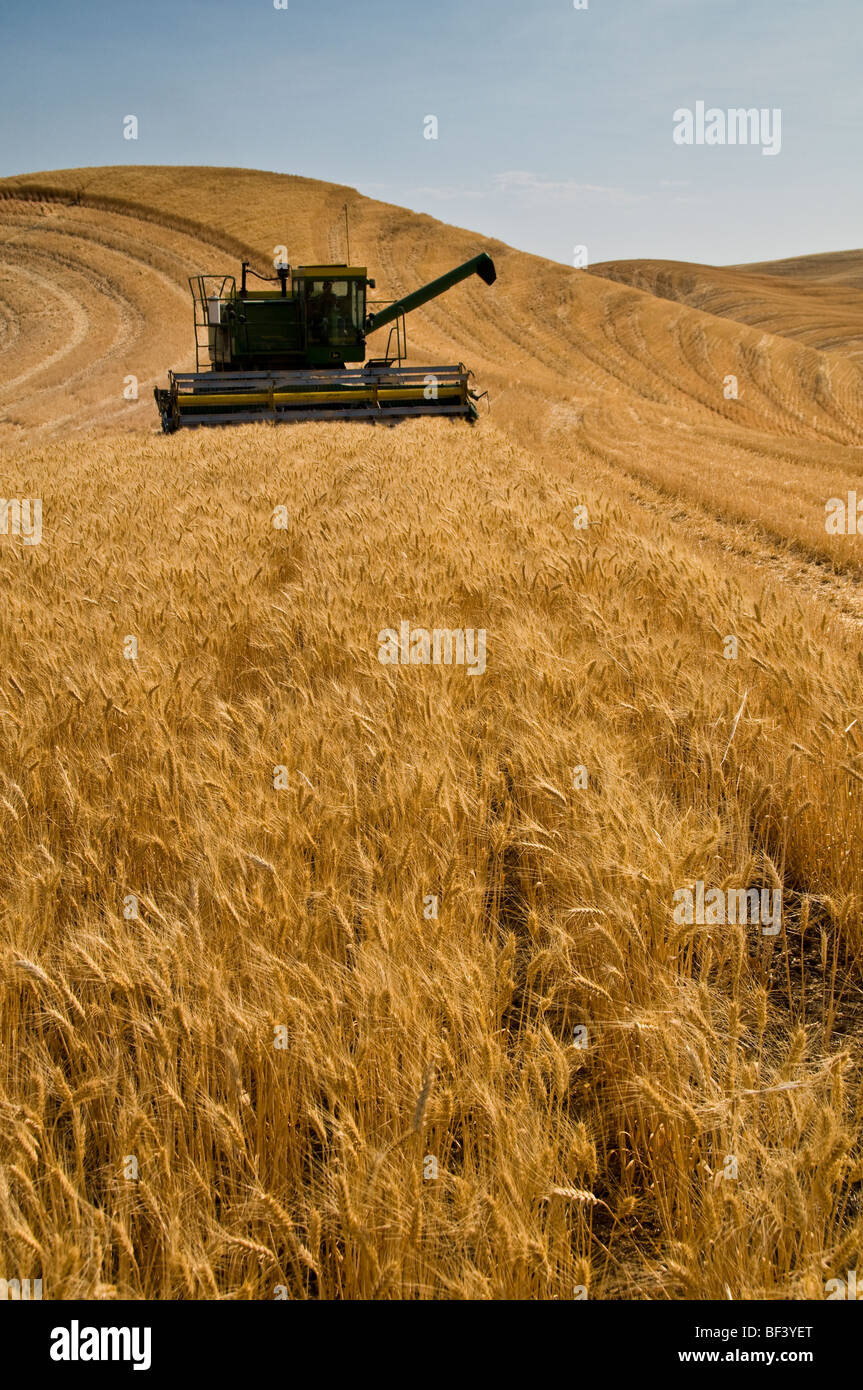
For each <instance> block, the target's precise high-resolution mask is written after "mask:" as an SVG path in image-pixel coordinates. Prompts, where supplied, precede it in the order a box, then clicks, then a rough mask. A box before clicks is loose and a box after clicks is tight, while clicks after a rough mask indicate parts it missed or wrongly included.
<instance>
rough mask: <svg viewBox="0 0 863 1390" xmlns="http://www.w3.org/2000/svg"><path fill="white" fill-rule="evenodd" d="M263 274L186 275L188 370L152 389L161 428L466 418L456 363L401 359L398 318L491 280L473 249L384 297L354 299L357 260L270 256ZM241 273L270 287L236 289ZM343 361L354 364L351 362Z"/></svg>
mask: <svg viewBox="0 0 863 1390" xmlns="http://www.w3.org/2000/svg"><path fill="white" fill-rule="evenodd" d="M275 269H276V274H275V275H273V276H264V275H258V273H257V272H256V271H253V270H251V269H250V266H249V263H248V261H244V262H243V265H242V277H241V281H240V288H239V290H238V289H237V283H236V279H235V277H234V276H233V275H196V276H193V277H192V278H191V279H190V280H189V285H190V288H191V290H192V298H193V301H194V306H195V349H196V352H195V357H196V366H197V370H196V371H194V372H169V374H168V380H169V384H168V387H167V389H165V388H162V387H156V391H155V396H156V404H157V405H158V407H159V413H160V415H161V417H162V428H163V430H165V431H166V433H170V432H172V431H173V430H176V429H180V428H183V427H186V426H196V425H230V424H236V423H239V422H243V421H247V420H271V421H274V422H276V423H281V422H284V421H290V420H343V419H351V420H354V419H372V420H385V421H394V420H401V419H404V418H406V417H407V416H411V415H453V416H460V417H462V418H463V419H467V420H475V419H476V417H477V409H476V404H475V403H476V401H478V400H480V399H481V397H480V396H478V395H477V393H476V392H475V391H473V390H471V388H470V386H469V379H470V378H471V376H472V375H473V374H472V373H471V372H469V371H468V370H467V368H466V367H465V365H464V363H463V362H457V363H455V364H454V365H450V366H439V367H406V366H405V365H404V359H405V356H406V333H405V315H406V314H409V313H410V311H411V310H412V309H418V308H419V306H420V305H421V304H427V303H428V301H429V300H430V299H435V298H436V297H437V296H438V295H440V294H443V293H444V292H445V291H446V290H448V289H451V288H452V286H453V285H457V284H458V283H459V282H460V281H461V280H466V279H467V277H468V276H469V275H474V274H476V275H478V276H479V277H480V279H481V280H484V281H485V283H486V284H487V285H491V284H493V283H494V281H495V279H496V278H497V275H496V271H495V268H494V262H493V261H492V259H491V257H490V256H488V255H486V254H485V253H483V254H481V255H479V256H474V257H473V259H472V260H470V261H465V263H464V265H460V266H457V267H456V269H455V270H451V271H449V272H448V274H446V275H441V276H440V277H439V279H437V280H432V281H431V283H430V284H428V285H424V286H423V288H422V289H419V290H414V292H413V294H408V295H405V296H404V297H403V298H402V299H397V300H395V301H394V302H393V303H391V304H387V305H385V306H383V305H382V306H377V307H376V306H375V304H374V303H372V302H370V303H369V305H368V306H367V305H366V289H367V288H370V289H374V287H375V282H374V280H369V279H367V278H366V268H365V266H350V265H302V266H298V267H296V268H295V269H292V268H291V267H290V266H289V265H277V266H276V267H275ZM250 275H254V276H256V278H257V279H259V280H262V281H272V282H273V283H277V284H278V289H274V290H273V289H266V290H260V289H259V290H251V289H248V288H247V279H248V277H249V276H250ZM386 327H389V329H390V332H389V337H388V339H387V345H386V348H385V351H384V355H383V356H382V357H379V358H374V359H370V360H369V361H368V362H366V337H367V335H368V334H370V333H376V332H377V331H378V330H379V329H381V328H386ZM352 363H365V366H362V367H356V366H352V365H351V364H352Z"/></svg>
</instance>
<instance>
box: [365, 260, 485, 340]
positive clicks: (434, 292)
mask: <svg viewBox="0 0 863 1390" xmlns="http://www.w3.org/2000/svg"><path fill="white" fill-rule="evenodd" d="M471 275H478V276H479V278H480V279H481V280H484V281H485V283H486V284H487V285H493V284H494V282H495V280H496V279H497V271H496V270H495V268H494V261H493V260H492V258H491V256H489V255H487V254H486V252H485V251H483V252H482V254H481V255H479V256H474V257H473V259H472V260H469V261H465V263H464V265H458V266H456V268H455V270H449V271H447V273H446V275H439V276H438V278H437V280H432V281H430V282H429V284H427V285H423V287H422V289H420V290H414V292H413V294H406V295H404V296H403V298H401V299H396V300H394V302H393V303H392V304H389V305H387V307H386V308H385V309H380V310H378V312H377V313H376V314H368V315H367V317H366V332H367V333H374V332H375V330H376V329H378V328H385V327H386V326H387V324H388V323H394V322H395V321H396V319H398V318H399V317H403V316H404V315H405V314H409V313H410V312H411V311H412V310H413V309H419V308H420V306H421V305H423V304H428V302H429V300H430V299H437V297H438V295H440V294H446V291H447V290H451V289H452V287H453V285H458V284H459V283H460V282H461V281H462V280H467V279H468V277H469V276H471Z"/></svg>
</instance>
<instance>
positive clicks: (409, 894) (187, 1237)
mask: <svg viewBox="0 0 863 1390" xmlns="http://www.w3.org/2000/svg"><path fill="white" fill-rule="evenodd" d="M346 201H347V203H348V205H349V207H350V216H351V243H352V247H351V249H352V259H353V260H354V261H358V262H359V263H365V264H367V265H368V267H369V273H370V274H371V275H374V276H375V277H376V279H377V291H376V294H377V295H378V296H380V297H381V298H387V297H390V296H392V295H395V294H396V293H398V292H400V291H404V290H408V289H410V288H412V287H415V286H417V285H420V284H422V283H424V282H425V281H426V280H428V279H430V278H432V277H433V276H434V275H436V274H439V273H441V272H442V271H443V270H446V269H448V268H449V267H450V266H451V265H454V264H456V263H458V262H459V261H462V260H464V259H466V257H467V256H468V255H470V254H472V253H473V252H474V251H475V250H477V249H479V248H480V247H485V248H486V249H488V250H490V252H491V253H492V255H493V256H494V258H495V262H496V265H497V269H498V280H497V283H496V284H495V285H494V286H493V287H491V288H487V287H485V286H484V285H482V284H479V283H473V282H465V283H464V284H462V285H460V286H459V287H457V288H456V289H455V290H453V291H452V292H451V293H450V294H449V295H448V296H446V297H445V298H443V299H440V300H438V301H435V302H433V303H431V304H429V305H427V306H426V307H425V308H424V309H422V310H420V311H418V312H417V313H415V314H414V315H412V316H411V319H410V322H409V344H410V347H411V353H412V356H413V358H414V359H415V360H417V361H423V360H426V361H429V362H434V361H436V360H441V361H454V360H458V359H459V358H461V359H463V360H464V361H465V362H467V363H468V365H469V366H470V367H471V368H473V370H474V371H475V373H476V376H477V380H478V382H479V384H480V386H481V387H488V388H489V392H490V398H491V411H490V413H489V414H485V413H483V414H482V416H481V418H480V421H479V423H478V424H477V425H476V426H475V427H474V428H470V427H468V426H466V425H461V424H459V425H456V424H451V423H449V422H446V421H443V420H418V421H410V422H407V423H404V424H402V425H399V426H398V427H397V428H395V429H386V428H378V427H375V426H369V425H360V424H349V423H337V424H320V423H311V424H301V425H297V426H294V427H290V428H287V427H286V428H283V429H282V428H280V429H273V428H271V427H269V426H267V425H263V424H259V425H248V426H243V427H237V428H234V429H229V430H212V431H205V430H201V431H189V432H181V433H180V434H178V435H175V436H163V435H161V433H160V432H159V431H158V426H157V417H156V412H155V408H154V405H153V402H152V386H153V385H154V384H155V383H156V382H157V381H161V380H163V379H164V376H165V373H166V371H167V369H168V368H169V367H180V366H188V365H190V363H191V362H192V361H193V357H192V354H191V352H190V347H191V306H190V301H189V296H188V292H187V288H186V285H185V277H186V276H187V275H188V274H191V273H193V272H197V271H200V270H212V269H224V270H226V271H233V270H234V269H235V267H236V263H237V261H238V260H239V258H240V257H241V256H242V254H243V251H244V249H245V248H247V249H248V253H249V255H250V256H253V257H254V258H255V259H256V260H257V262H258V264H260V265H261V266H266V264H267V261H268V259H269V258H271V256H272V249H273V248H274V247H275V246H276V245H279V244H286V245H287V246H288V249H289V252H290V255H291V258H292V259H293V260H295V261H300V260H312V259H314V258H322V259H329V258H340V257H341V254H342V251H343V246H342V243H341V241H340V236H341V227H342V207H343V204H344V203H345V202H346ZM859 254H860V253H848V257H849V258H850V259H847V260H846V261H844V262H842V264H841V265H839V266H837V267H834V269H835V270H836V273H837V274H841V275H846V276H851V275H853V274H854V271H853V269H852V261H853V257H854V255H859ZM803 259H804V260H805V259H806V258H803ZM811 259H813V260H823V259H824V258H811ZM838 259H839V260H841V258H838ZM831 273H832V272H830V271H829V270H828V273H827V278H825V280H824V282H823V284H822V283H821V282H820V281H819V280H818V277H817V276H816V275H815V274H814V273H808V271H807V273H801V274H800V275H796V276H795V275H786V274H785V273H783V272H782V271H776V273H774V272H773V271H771V270H770V268H769V267H764V266H760V267H727V268H718V267H703V266H675V265H674V264H673V263H668V262H665V263H660V262H630V263H626V264H624V263H616V264H615V265H612V266H604V267H602V266H600V267H594V269H593V270H592V271H591V272H586V271H575V270H572V269H569V268H568V267H565V266H562V265H558V264H556V263H553V262H549V261H545V260H542V259H541V258H538V257H533V256H529V255H526V254H523V253H520V252H517V251H514V250H512V249H511V248H509V247H506V246H504V245H502V244H500V243H496V242H494V241H492V242H488V241H484V240H482V239H480V238H478V237H477V236H476V235H475V234H473V233H471V232H469V231H465V230H462V229H459V228H455V227H451V226H447V225H444V224H441V223H438V222H435V221H434V220H433V219H431V218H429V217H424V216H418V215H415V214H412V213H409V212H407V211H405V210H403V209H399V208H396V207H392V206H389V205H387V204H383V203H379V202H375V201H373V200H370V199H367V198H364V197H362V196H361V195H360V194H359V193H357V192H356V191H355V190H352V189H345V188H339V187H336V186H334V185H328V184H320V183H316V182H314V181H312V180H308V179H299V178H291V177H287V176H282V175H276V174H266V173H258V172H255V171H248V170H220V169H183V168H161V169H160V168H152V169H148V168H122V169H88V170H78V171H60V172H56V173H50V174H39V175H33V176H32V177H30V178H18V179H14V180H3V181H0V447H2V449H3V458H4V474H5V477H6V482H5V483H4V487H5V488H6V490H7V491H8V493H9V494H10V496H16V497H39V498H42V499H43V500H44V522H43V528H44V534H43V537H42V540H41V543H40V544H38V545H32V546H29V545H26V544H22V543H21V540H20V538H19V537H13V536H0V583H2V585H3V590H4V593H5V594H6V596H7V602H6V604H5V606H4V607H3V609H2V611H0V715H1V716H2V720H3V735H4V737H3V740H2V745H0V823H2V827H3V844H2V849H0V901H2V903H3V907H2V951H0V975H2V977H0V994H2V1000H3V1004H2V1009H0V1173H2V1177H0V1253H2V1257H3V1260H4V1261H5V1263H6V1265H7V1267H9V1268H16V1269H20V1270H21V1273H22V1277H24V1276H25V1275H26V1274H28V1273H29V1272H32V1273H33V1274H34V1275H35V1274H41V1276H42V1277H43V1278H44V1280H45V1283H46V1289H47V1291H48V1292H46V1297H67V1298H68V1297H87V1298H94V1297H100V1298H114V1297H118V1298H129V1297H149V1298H161V1299H183V1298H193V1297H194V1298H243V1299H252V1298H254V1299H272V1298H273V1297H274V1296H278V1295H277V1294H276V1293H275V1290H277V1289H285V1290H287V1292H288V1293H289V1296H290V1297H292V1298H397V1297H404V1298H423V1299H425V1298H535V1299H562V1298H567V1299H569V1298H573V1297H576V1298H578V1297H581V1296H582V1294H583V1295H585V1296H587V1297H589V1298H591V1299H593V1298H633V1297H638V1298H651V1299H669V1298H673V1299H678V1298H693V1299H713V1298H718V1299H727V1298H728V1297H732V1298H735V1299H746V1298H768V1299H798V1298H806V1297H817V1298H820V1297H823V1287H824V1280H825V1279H826V1278H829V1277H831V1275H843V1274H844V1272H845V1271H846V1270H848V1269H853V1268H854V1267H855V1261H856V1260H857V1259H858V1258H860V1257H861V1256H863V1209H861V1203H860V1193H861V1185H863V1150H861V1135H860V1126H861V1116H863V1089H861V1084H860V1083H861V1068H860V1063H859V1048H858V1047H857V1043H856V1037H857V1035H858V1034H859V1029H860V1026H861V1022H863V1013H861V999H863V984H861V962H863V925H861V923H863V915H861V908H863V896H861V889H860V882H861V872H863V850H861V846H863V802H861V790H860V789H861V783H863V772H861V763H863V733H861V729H863V662H861V658H860V652H859V646H860V632H861V623H863V551H862V550H861V548H860V547H861V542H860V537H859V536H857V535H856V534H855V535H838V534H831V533H828V532H827V530H826V528H825V502H826V500H827V499H828V498H829V497H831V496H835V495H839V496H842V495H844V494H846V493H847V492H848V491H849V490H851V489H858V490H859V491H860V494H861V496H863V376H861V369H860V365H859V352H860V349H861V344H863V311H861V310H860V307H859V305H858V302H857V301H858V298H860V297H861V296H863V291H861V294H860V295H858V294H857V292H856V291H855V289H854V286H853V285H852V283H851V281H850V279H849V280H847V281H846V282H844V284H843V283H842V282H840V281H838V280H831V279H830V278H829V276H830V274H831ZM861 302H863V299H861ZM858 313H859V314H860V317H859V319H858ZM129 376H134V377H136V378H137V380H138V384H139V400H138V401H137V402H127V401H125V400H124V399H123V384H124V379H126V378H128V377H129ZM730 377H734V378H735V379H736V386H737V393H736V397H735V396H734V395H731V394H729V393H728V381H729V378H730ZM277 509H283V511H284V516H285V517H286V518H287V520H286V522H285V523H284V524H274V523H275V518H276V515H277ZM579 509H584V510H583V511H580V510H579ZM576 523H578V524H576ZM582 523H583V524H582ZM403 622H407V623H409V624H412V625H414V626H415V627H419V628H422V629H425V630H427V631H429V632H431V631H432V630H434V629H443V628H445V629H447V630H456V629H457V630H460V631H464V632H465V633H467V632H468V631H470V632H472V633H479V632H482V634H483V643H484V645H483V661H482V669H481V670H480V669H479V664H477V666H476V669H475V670H474V671H473V672H472V671H471V670H469V669H468V667H467V666H466V665H461V666H459V665H454V664H449V665H442V664H439V665H434V664H428V665H424V664H421V663H416V664H406V665H402V664H387V663H384V662H382V661H381V659H380V653H381V633H382V632H384V631H386V630H388V629H392V630H394V631H398V630H399V629H400V625H401V623H403ZM130 638H133V639H134V644H133V645H134V654H132V655H131V656H130V648H129V643H130ZM729 639H734V641H733V642H730V640H729ZM699 882H700V883H701V884H702V886H703V885H704V884H707V885H708V886H709V885H711V884H712V885H714V886H715V891H721V892H722V893H725V892H726V891H728V892H732V891H734V892H737V891H741V892H743V891H744V890H746V889H748V888H755V889H758V890H760V892H761V893H763V894H767V895H770V894H774V895H775V894H776V892H777V891H779V892H781V895H782V898H781V901H782V920H781V930H780V931H778V932H777V933H776V934H775V935H772V934H770V935H765V934H763V933H762V932H761V931H760V929H759V924H758V923H754V924H753V923H737V922H733V921H731V920H730V917H729V919H728V920H727V921H726V920H725V919H724V918H723V919H722V920H719V919H714V920H707V921H704V920H702V921H697V922H696V921H693V922H687V921H681V920H680V919H679V918H676V917H675V915H674V904H675V902H676V901H677V898H676V895H677V894H679V893H680V892H683V891H685V890H689V889H692V888H693V885H696V884H697V883H699ZM729 901H730V900H729ZM774 901H775V898H774ZM732 1159H733V1160H734V1162H733V1163H731V1162H730V1160H732ZM130 1160H134V1164H131V1165H130Z"/></svg>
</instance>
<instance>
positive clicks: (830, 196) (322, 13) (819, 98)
mask: <svg viewBox="0 0 863 1390" xmlns="http://www.w3.org/2000/svg"><path fill="white" fill-rule="evenodd" d="M0 38H2V43H0V175H4V176H5V175H9V174H19V173H30V172H32V171H35V170H45V169H59V168H67V167H79V166H87V165H99V164H125V163H128V164H211V165H219V164H222V165H244V166H248V167H251V168H259V169H272V170H277V171H280V172H283V173H296V174H304V175H307V176H309V177H312V178H321V179H327V180H332V181H334V182H337V183H345V184H349V185H351V186H352V187H354V188H357V189H359V190H360V192H363V193H367V194H369V195H371V196H373V197H378V198H382V199H384V200H385V201H387V202H393V203H399V204H403V205H404V206H406V207H410V208H414V209H416V210H419V211H423V212H428V213H431V214H432V215H433V216H435V217H440V218H442V219H443V220H445V221H447V222H453V223H455V224H457V225H459V226H464V227H469V228H471V229H473V230H475V231H477V232H480V233H483V234H485V235H494V236H498V237H500V238H501V239H502V240H504V241H507V242H510V243H511V244H512V245H514V246H518V247H520V248H522V249H524V250H527V251H534V252H537V253H538V254H540V255H544V256H549V257H552V258H553V259H555V260H560V261H566V262H569V263H572V259H573V249H574V247H575V246H577V245H583V246H586V248H587V256H588V260H589V262H591V263H595V262H597V261H601V260H608V259H612V258H617V257H638V256H661V257H667V258H670V259H677V260H692V261H704V262H708V263H715V264H723V263H729V262H735V261H746V260H762V259H765V260H766V259H771V258H775V257H782V256H791V255H795V254H800V253H805V252H815V251H832V250H842V249H846V248H850V247H857V246H860V245H861V244H863V181H861V144H863V142H861V134H863V129H861V127H863V115H861V72H863V3H861V0H811V2H810V0H724V3H719V2H718V0H588V9H587V10H575V9H574V7H573V0H524V3H516V0H461V2H460V3H458V2H457V0H434V3H431V0H423V2H420V0H352V2H351V3H348V0H288V8H287V9H284V10H276V9H275V8H274V5H273V0H243V3H240V0H173V3H168V2H167V0H145V3H142V4H133V3H129V0H110V3H109V0H78V3H59V2H58V0H42V2H41V3H39V4H35V3H33V0H29V3H28V2H27V0H16V3H11V2H10V0H0ZM699 100H701V101H704V102H705V103H706V105H707V106H708V107H711V106H713V107H717V108H719V109H723V110H724V109H728V108H730V107H739V106H745V107H747V108H750V107H758V108H769V109H770V110H772V109H773V108H776V107H778V108H780V109H781V112H782V118H781V121H782V125H781V137H782V144H781V150H780V152H779V153H778V154H777V155H776V156H772V157H771V156H765V155H763V154H762V152H761V149H760V148H759V147H757V146H746V147H744V146H740V145H738V146H730V145H717V146H712V147H708V146H706V145H692V146H682V145H677V144H675V142H674V140H673V138H672V137H673V129H674V122H673V113H674V111H675V110H676V109H678V108H680V107H688V108H694V107H695V103H696V102H697V101H699ZM130 114H132V115H136V116H137V117H138V121H139V138H138V139H137V140H135V141H132V140H124V138H123V118H124V116H126V115H130ZM429 115H434V116H436V117H437V120H438V139H437V140H427V139H425V138H424V135H423V129H424V119H425V117H426V116H429ZM190 213H191V214H192V215H193V210H191V209H190Z"/></svg>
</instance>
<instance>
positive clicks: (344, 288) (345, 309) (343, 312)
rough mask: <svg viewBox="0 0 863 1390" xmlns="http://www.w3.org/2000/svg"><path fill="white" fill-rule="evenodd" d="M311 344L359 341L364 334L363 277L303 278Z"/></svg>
mask: <svg viewBox="0 0 863 1390" xmlns="http://www.w3.org/2000/svg"><path fill="white" fill-rule="evenodd" d="M305 286H306V322H307V324H308V329H309V342H310V343H337V344H338V343H345V344H347V343H358V342H360V341H361V339H362V333H363V309H364V299H365V294H364V289H365V287H364V284H363V281H362V280H306V282H305Z"/></svg>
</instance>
